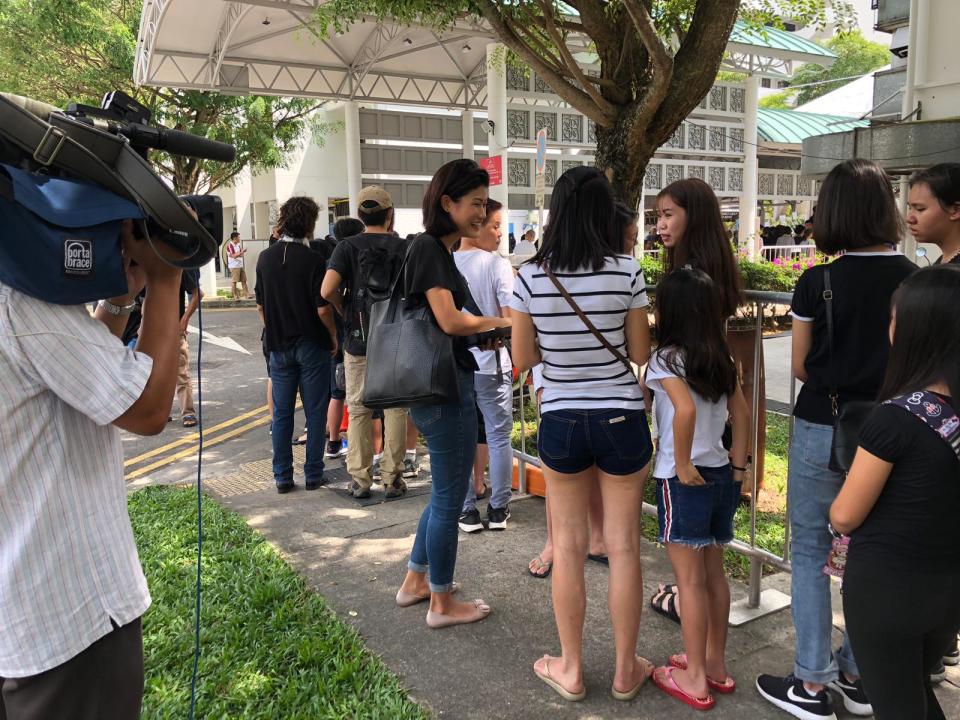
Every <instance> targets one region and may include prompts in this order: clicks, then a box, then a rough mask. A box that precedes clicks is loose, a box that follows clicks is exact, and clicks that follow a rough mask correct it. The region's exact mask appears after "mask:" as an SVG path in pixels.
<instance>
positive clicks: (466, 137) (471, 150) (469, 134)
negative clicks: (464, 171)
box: [460, 110, 477, 160]
mask: <svg viewBox="0 0 960 720" xmlns="http://www.w3.org/2000/svg"><path fill="white" fill-rule="evenodd" d="M460 123H461V124H462V125H463V157H465V158H466V159H467V160H473V159H474V158H475V157H476V154H477V152H476V149H475V147H474V139H473V110H464V111H463V112H462V113H461V114H460Z"/></svg>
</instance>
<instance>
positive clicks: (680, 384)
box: [646, 267, 750, 710]
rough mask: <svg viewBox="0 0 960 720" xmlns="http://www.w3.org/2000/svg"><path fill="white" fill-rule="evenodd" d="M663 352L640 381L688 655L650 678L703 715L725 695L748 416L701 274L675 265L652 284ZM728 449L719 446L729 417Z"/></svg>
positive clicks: (710, 289) (662, 537) (709, 284)
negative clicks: (730, 557) (730, 566)
mask: <svg viewBox="0 0 960 720" xmlns="http://www.w3.org/2000/svg"><path fill="white" fill-rule="evenodd" d="M656 316H657V335H658V340H659V346H658V347H657V350H656V351H655V352H654V353H653V355H652V357H651V358H650V364H649V365H648V366H647V374H646V385H647V387H648V388H650V390H651V391H653V393H654V394H655V395H656V404H655V406H654V408H655V411H656V415H657V426H658V427H659V428H660V433H661V434H660V443H659V445H658V446H657V457H656V462H655V464H654V470H653V474H654V477H655V478H656V480H657V514H658V518H659V521H660V534H659V538H658V540H659V542H661V543H664V544H666V546H667V554H668V555H669V557H670V562H671V563H672V564H673V569H674V572H675V573H676V576H677V584H678V585H679V590H680V593H682V595H683V599H684V604H683V625H682V628H683V644H684V647H685V649H686V652H685V653H684V654H681V655H674V656H673V657H671V658H670V666H668V667H663V668H658V669H657V670H656V671H655V672H654V675H653V680H654V682H655V683H656V685H657V686H658V687H659V688H661V689H662V690H663V691H664V692H666V693H668V694H669V695H672V696H673V697H675V698H677V699H679V700H681V701H682V702H685V703H686V704H688V705H690V706H691V707H694V708H696V709H699V710H708V709H710V708H712V707H713V705H714V702H715V701H714V699H713V696H712V695H711V693H710V690H711V689H712V690H715V691H716V692H720V693H730V692H733V691H734V689H735V688H736V683H735V682H734V681H733V679H732V678H731V677H729V676H728V674H727V667H726V662H725V660H724V650H725V647H726V640H727V619H728V616H729V614H730V588H729V586H728V584H727V578H726V576H725V575H724V572H723V546H724V545H726V544H727V543H730V542H731V541H732V540H733V516H734V513H735V512H736V510H737V504H738V501H739V498H740V485H741V483H742V482H743V474H744V472H746V461H747V438H748V427H749V422H750V421H749V415H750V413H749V410H748V409H747V403H746V401H745V400H744V398H743V393H742V392H741V390H740V384H739V383H738V382H737V369H736V366H735V365H734V362H733V358H732V357H731V356H730V350H729V348H728V347H727V342H726V339H725V338H724V332H723V321H724V318H723V316H722V315H721V313H720V310H719V307H718V306H717V302H716V290H715V288H714V283H713V281H711V280H710V278H709V277H707V275H706V273H704V272H703V271H701V270H695V269H693V268H689V267H686V268H680V269H679V270H674V271H673V272H671V273H669V274H667V275H666V276H664V278H663V279H662V280H661V281H660V283H659V285H658V286H657V313H656ZM728 416H729V417H730V418H731V420H732V424H733V446H732V448H731V450H730V453H729V454H728V453H727V450H726V449H725V448H724V447H723V433H724V427H725V425H726V421H727V417H728Z"/></svg>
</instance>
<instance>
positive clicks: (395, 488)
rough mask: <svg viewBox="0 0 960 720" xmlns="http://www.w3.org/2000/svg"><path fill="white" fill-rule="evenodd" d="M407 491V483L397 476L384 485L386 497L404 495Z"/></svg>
mask: <svg viewBox="0 0 960 720" xmlns="http://www.w3.org/2000/svg"><path fill="white" fill-rule="evenodd" d="M406 492H407V484H406V483H405V482H404V481H403V480H402V479H401V478H397V479H396V480H394V481H393V482H392V483H390V484H389V485H386V486H384V494H385V495H386V497H388V498H396V497H400V496H401V495H405V494H406Z"/></svg>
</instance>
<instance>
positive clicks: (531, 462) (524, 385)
mask: <svg viewBox="0 0 960 720" xmlns="http://www.w3.org/2000/svg"><path fill="white" fill-rule="evenodd" d="M655 291H656V288H655V287H648V288H647V292H648V293H649V294H650V295H651V296H653V295H654V293H655ZM746 297H747V304H746V306H745V307H748V308H750V309H752V311H753V312H752V314H747V317H750V318H751V319H752V321H753V322H754V323H755V330H756V332H755V333H754V337H755V341H754V365H753V367H754V368H760V367H761V364H762V363H763V351H762V342H763V318H764V309H765V308H768V307H774V306H789V305H790V303H791V300H792V297H793V295H792V293H782V292H761V291H755V290H748V291H747V292H746ZM528 375H529V374H528V373H521V374H520V376H519V389H520V393H519V404H520V408H519V410H520V448H519V449H514V451H513V457H514V460H515V462H516V468H515V469H516V475H517V480H516V483H515V487H516V489H517V491H518V492H519V493H520V495H527V494H529V492H530V482H529V477H528V473H530V471H531V470H533V471H534V472H536V473H537V474H538V475H539V471H540V468H541V464H540V459H539V458H538V457H536V456H535V455H531V454H530V453H529V452H527V427H528V425H529V423H528V422H527V420H526V413H525V412H524V408H525V405H526V404H527V403H530V402H533V403H535V402H536V400H535V396H534V394H533V389H532V386H531V385H530V383H529V381H528V377H527V376H528ZM763 375H764V373H763V372H757V371H754V372H753V382H752V386H751V387H750V388H748V390H749V391H750V395H748V397H747V398H746V399H747V402H748V404H749V405H750V407H751V413H750V415H751V429H750V433H751V438H752V439H753V442H752V443H751V447H754V448H756V447H759V446H761V444H762V443H760V442H759V440H760V438H759V432H760V423H759V422H758V421H759V414H758V413H757V412H756V408H758V407H761V406H762V404H761V402H760V394H761V384H762V380H761V379H762V377H763ZM795 400H796V379H795V378H794V377H793V373H792V372H790V403H789V408H790V416H789V428H790V430H789V440H788V442H789V441H792V439H793V415H792V411H793V405H794V402H795ZM539 419H540V415H539V411H538V412H537V414H536V420H535V422H536V423H539ZM749 482H750V483H751V492H750V499H751V500H750V505H749V510H750V528H749V533H748V535H747V536H746V537H736V538H735V539H734V541H733V542H732V543H731V544H730V545H728V546H727V548H728V549H729V550H732V551H733V552H735V553H738V554H740V555H743V556H744V557H746V558H748V559H749V561H750V575H749V581H748V591H747V597H746V598H745V599H744V600H741V601H739V602H736V603H734V604H733V605H732V606H731V608H730V624H731V625H742V624H744V623H746V622H749V621H751V620H755V619H757V618H759V617H763V616H764V615H768V614H770V613H773V612H776V611H778V610H781V609H783V608H785V607H787V606H789V604H790V597H789V595H786V594H784V593H782V592H780V591H778V590H774V589H770V588H768V589H766V590H764V589H763V587H762V585H763V568H764V566H768V567H771V568H774V569H776V570H781V571H784V572H790V509H789V505H787V507H786V510H785V513H784V516H785V517H784V525H785V527H784V542H783V549H782V554H780V555H778V554H777V553H775V552H771V551H769V550H765V549H764V548H761V547H758V546H757V499H758V490H759V484H760V478H759V477H758V474H757V473H753V472H751V473H750V478H749ZM538 485H540V484H539V483H538ZM536 489H537V492H536V493H535V494H538V495H541V494H542V493H541V492H539V490H540V487H537V488H536ZM643 512H644V514H646V515H649V516H651V517H654V518H656V517H657V508H656V506H655V505H651V504H650V503H646V502H645V503H644V504H643Z"/></svg>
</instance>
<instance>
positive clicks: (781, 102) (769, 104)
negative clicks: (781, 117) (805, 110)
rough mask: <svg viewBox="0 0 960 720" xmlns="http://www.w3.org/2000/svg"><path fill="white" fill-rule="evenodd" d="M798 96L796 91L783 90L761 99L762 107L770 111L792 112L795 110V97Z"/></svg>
mask: <svg viewBox="0 0 960 720" xmlns="http://www.w3.org/2000/svg"><path fill="white" fill-rule="evenodd" d="M796 94H797V91H796V90H782V91H780V92H778V93H773V94H771V95H765V96H764V97H762V98H760V107H762V108H766V109H768V110H791V109H793V102H792V101H793V97H794V96H795V95H796Z"/></svg>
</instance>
